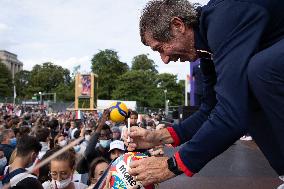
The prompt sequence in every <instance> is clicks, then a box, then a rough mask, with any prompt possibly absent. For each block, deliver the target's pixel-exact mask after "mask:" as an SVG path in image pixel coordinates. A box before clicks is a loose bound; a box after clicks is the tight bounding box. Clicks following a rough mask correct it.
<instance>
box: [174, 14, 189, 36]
mask: <svg viewBox="0 0 284 189" xmlns="http://www.w3.org/2000/svg"><path fill="white" fill-rule="evenodd" d="M185 30H186V26H185V23H184V22H183V21H182V19H180V18H179V17H176V16H175V17H173V18H172V19H171V31H172V32H173V34H174V33H176V32H179V33H184V32H185Z"/></svg>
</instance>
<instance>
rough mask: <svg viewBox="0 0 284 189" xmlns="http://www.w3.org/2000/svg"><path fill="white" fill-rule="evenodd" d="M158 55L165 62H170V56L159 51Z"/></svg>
mask: <svg viewBox="0 0 284 189" xmlns="http://www.w3.org/2000/svg"><path fill="white" fill-rule="evenodd" d="M160 56H161V59H162V61H163V62H164V63H165V64H168V63H169V62H170V57H169V56H167V55H165V54H163V53H160Z"/></svg>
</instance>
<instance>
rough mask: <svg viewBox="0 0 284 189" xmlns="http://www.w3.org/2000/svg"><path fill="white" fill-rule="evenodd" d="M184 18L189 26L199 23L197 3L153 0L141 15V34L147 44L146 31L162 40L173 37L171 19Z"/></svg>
mask: <svg viewBox="0 0 284 189" xmlns="http://www.w3.org/2000/svg"><path fill="white" fill-rule="evenodd" d="M173 17H178V18H180V19H182V21H183V22H184V23H185V25H186V26H187V27H191V26H194V25H196V24H197V23H198V16H197V12H196V4H193V3H190V2H188V1H187V0H152V1H150V2H148V3H147V5H146V7H145V8H144V9H143V11H142V15H141V17H140V36H141V41H142V43H144V44H145V45H147V44H146V43H145V36H144V35H145V32H149V33H151V34H152V37H153V38H154V39H156V40H158V41H160V42H167V41H169V40H170V39H171V37H172V35H171V20H172V18H173Z"/></svg>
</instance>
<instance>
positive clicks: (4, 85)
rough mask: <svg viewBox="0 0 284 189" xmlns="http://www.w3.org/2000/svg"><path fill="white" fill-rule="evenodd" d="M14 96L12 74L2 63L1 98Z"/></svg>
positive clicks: (0, 63) (0, 73) (0, 65)
mask: <svg viewBox="0 0 284 189" xmlns="http://www.w3.org/2000/svg"><path fill="white" fill-rule="evenodd" d="M12 94H13V81H12V74H11V72H10V71H9V69H8V68H7V66H6V65H5V64H3V63H2V62H1V61H0V97H11V96H12Z"/></svg>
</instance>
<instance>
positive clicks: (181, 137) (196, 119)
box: [168, 58, 216, 146]
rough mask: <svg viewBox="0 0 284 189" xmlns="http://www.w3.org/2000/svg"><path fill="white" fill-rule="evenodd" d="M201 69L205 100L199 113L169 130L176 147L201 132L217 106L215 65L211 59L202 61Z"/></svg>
mask: <svg viewBox="0 0 284 189" xmlns="http://www.w3.org/2000/svg"><path fill="white" fill-rule="evenodd" d="M200 67H201V71H202V74H203V85H204V87H203V99H202V103H201V105H200V107H199V109H198V111H197V112H195V113H194V114H193V115H191V116H190V117H188V118H187V119H186V120H184V121H183V122H181V123H180V124H178V125H173V126H172V128H168V130H169V132H170V133H171V135H172V138H173V139H174V143H173V145H174V146H178V145H180V144H183V143H185V142H187V141H189V140H190V139H191V138H192V137H193V135H194V134H195V133H196V132H197V131H198V130H199V128H200V127H201V126H202V124H203V123H204V122H205V121H206V120H207V119H208V116H209V115H210V113H211V111H212V109H213V108H214V107H215V105H216V93H215V91H214V86H215V84H216V72H215V68H214V63H213V61H212V60H211V59H209V58H201V59H200Z"/></svg>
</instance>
